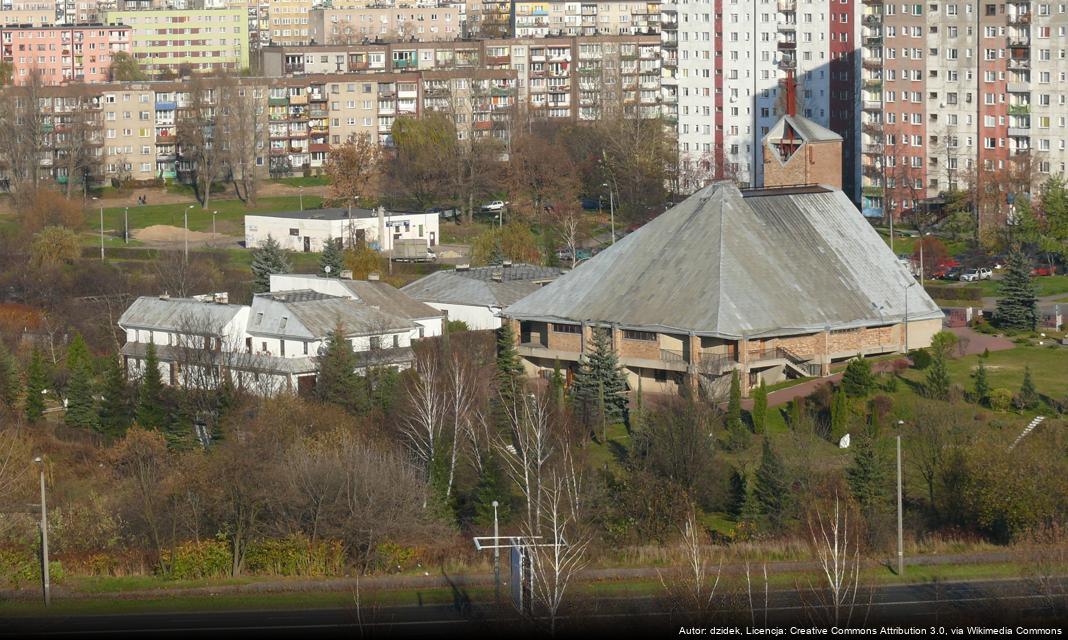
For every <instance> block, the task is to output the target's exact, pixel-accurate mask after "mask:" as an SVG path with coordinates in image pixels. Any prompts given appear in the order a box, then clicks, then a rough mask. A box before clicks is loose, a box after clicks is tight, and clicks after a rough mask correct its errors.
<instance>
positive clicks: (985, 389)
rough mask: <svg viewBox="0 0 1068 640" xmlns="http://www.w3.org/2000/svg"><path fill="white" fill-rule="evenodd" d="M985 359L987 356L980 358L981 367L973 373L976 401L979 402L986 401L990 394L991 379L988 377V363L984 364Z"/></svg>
mask: <svg viewBox="0 0 1068 640" xmlns="http://www.w3.org/2000/svg"><path fill="white" fill-rule="evenodd" d="M984 360H985V358H979V368H977V369H976V370H975V373H973V374H972V376H973V377H974V378H975V401H976V403H978V404H983V403H985V402H986V399H987V397H988V396H989V395H990V381H989V380H987V378H986V365H985V364H984Z"/></svg>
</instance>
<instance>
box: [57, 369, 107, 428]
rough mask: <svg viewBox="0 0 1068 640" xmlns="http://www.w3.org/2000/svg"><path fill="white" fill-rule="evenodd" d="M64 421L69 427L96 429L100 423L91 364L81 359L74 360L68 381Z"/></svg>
mask: <svg viewBox="0 0 1068 640" xmlns="http://www.w3.org/2000/svg"><path fill="white" fill-rule="evenodd" d="M63 421H64V422H65V423H66V424H67V426H69V427H81V428H82V429H95V428H96V427H97V425H98V424H99V423H98V417H97V410H96V399H95V398H94V397H93V376H92V373H91V372H90V370H89V364H88V363H86V362H85V361H83V360H82V359H81V358H76V359H75V360H74V364H73V368H72V369H71V371H70V378H69V379H68V380H67V412H66V414H65V416H64V418H63Z"/></svg>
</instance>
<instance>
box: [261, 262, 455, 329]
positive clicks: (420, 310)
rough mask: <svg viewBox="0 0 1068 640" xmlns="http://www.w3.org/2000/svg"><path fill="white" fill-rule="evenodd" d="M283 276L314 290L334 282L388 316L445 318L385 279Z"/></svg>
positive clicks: (292, 274) (415, 318) (413, 318)
mask: <svg viewBox="0 0 1068 640" xmlns="http://www.w3.org/2000/svg"><path fill="white" fill-rule="evenodd" d="M281 277H284V278H285V279H287V280H296V281H298V282H300V281H306V282H307V283H308V284H305V283H304V282H301V285H300V286H309V287H314V286H315V283H316V282H320V281H325V280H330V282H331V283H337V284H339V285H340V286H342V287H344V288H345V289H347V290H348V291H349V292H350V293H351V294H352V295H353V296H355V297H356V299H357V300H358V301H359V302H363V303H364V304H367V305H370V306H371V307H373V308H376V309H378V310H380V311H382V312H384V313H388V314H391V315H394V316H398V317H401V318H408V319H410V320H422V319H425V318H440V317H441V316H442V312H441V311H438V310H437V309H435V308H434V307H431V306H430V305H427V304H424V303H422V302H419V301H418V300H416V299H415V298H413V297H411V296H410V295H408V294H407V293H404V292H403V291H401V290H400V289H398V288H396V287H394V286H393V285H390V284H387V283H385V282H382V281H381V280H378V281H370V280H345V279H341V278H329V279H328V278H324V277H322V276H317V275H315V274H296V273H287V274H284V276H281ZM274 279H275V280H279V279H280V277H278V276H276V277H274ZM289 284H293V283H289ZM274 286H275V285H274V284H272V288H274Z"/></svg>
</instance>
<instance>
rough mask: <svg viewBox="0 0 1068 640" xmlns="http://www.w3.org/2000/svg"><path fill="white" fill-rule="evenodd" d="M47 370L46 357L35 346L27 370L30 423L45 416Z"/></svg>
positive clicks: (27, 408)
mask: <svg viewBox="0 0 1068 640" xmlns="http://www.w3.org/2000/svg"><path fill="white" fill-rule="evenodd" d="M47 375H48V374H47V372H46V371H45V363H44V359H43V358H42V357H41V352H40V351H39V350H38V349H37V347H34V348H33V355H31V356H30V366H29V368H28V369H27V371H26V407H25V411H26V420H27V421H28V422H30V423H34V422H37V421H38V420H40V419H41V418H42V417H44V409H45V403H44V391H45V388H46V386H45V385H47V384H48V377H47Z"/></svg>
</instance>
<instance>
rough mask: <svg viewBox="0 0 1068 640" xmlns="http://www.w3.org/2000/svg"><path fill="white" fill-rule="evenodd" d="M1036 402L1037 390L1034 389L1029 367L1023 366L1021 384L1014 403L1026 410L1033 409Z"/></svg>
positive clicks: (1037, 401)
mask: <svg viewBox="0 0 1068 640" xmlns="http://www.w3.org/2000/svg"><path fill="white" fill-rule="evenodd" d="M1038 404H1039V397H1038V390H1037V389H1035V381H1034V380H1032V379H1031V367H1024V377H1023V384H1021V385H1020V393H1019V394H1017V396H1016V405H1017V407H1018V408H1019V409H1021V410H1025V411H1026V410H1029V409H1035V408H1036V407H1038Z"/></svg>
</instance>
